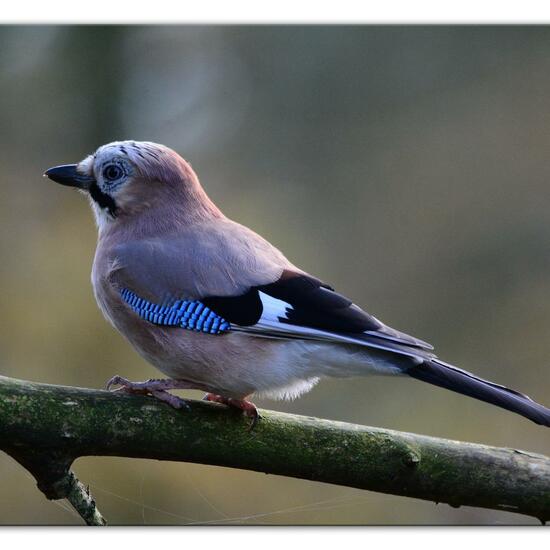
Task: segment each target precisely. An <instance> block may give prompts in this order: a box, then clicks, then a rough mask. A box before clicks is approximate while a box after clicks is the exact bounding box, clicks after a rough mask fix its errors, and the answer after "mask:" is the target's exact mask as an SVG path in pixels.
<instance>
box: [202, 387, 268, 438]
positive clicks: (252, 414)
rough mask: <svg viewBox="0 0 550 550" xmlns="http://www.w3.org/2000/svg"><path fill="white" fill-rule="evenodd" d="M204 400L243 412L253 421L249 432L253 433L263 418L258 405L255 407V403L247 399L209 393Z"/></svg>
mask: <svg viewBox="0 0 550 550" xmlns="http://www.w3.org/2000/svg"><path fill="white" fill-rule="evenodd" d="M203 400H204V401H211V402H213V403H221V404H222V405H227V406H229V407H234V408H235V409H239V410H241V411H243V414H244V415H245V416H248V417H249V418H251V419H252V422H251V423H250V428H249V431H252V430H253V429H254V426H256V424H257V423H258V420H260V418H261V416H260V413H259V412H258V409H257V407H256V405H254V403H252V402H251V401H247V400H246V399H235V398H233V397H223V396H221V395H216V394H215V393H207V394H206V395H205V396H204V397H203Z"/></svg>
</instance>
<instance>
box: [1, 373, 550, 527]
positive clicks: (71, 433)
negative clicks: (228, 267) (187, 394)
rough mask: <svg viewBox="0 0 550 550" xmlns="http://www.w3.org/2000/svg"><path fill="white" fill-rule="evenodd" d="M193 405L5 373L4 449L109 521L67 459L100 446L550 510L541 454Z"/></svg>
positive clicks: (55, 490)
mask: <svg viewBox="0 0 550 550" xmlns="http://www.w3.org/2000/svg"><path fill="white" fill-rule="evenodd" d="M189 405H190V408H191V410H190V411H183V410H175V409H172V408H170V407H169V406H167V405H166V404H163V403H160V402H158V401H157V400H155V399H153V398H150V397H145V396H135V395H132V396H130V395H123V394H112V393H109V392H106V391H99V390H88V389H83V388H72V387H65V386H52V385H47V384H37V383H33V382H26V381H22V380H15V379H12V378H6V377H2V376H0V449H2V450H4V451H5V452H6V453H8V454H9V455H11V456H12V457H14V458H15V459H16V460H17V461H18V462H20V463H21V464H22V465H23V466H24V467H25V468H27V469H28V470H29V471H30V472H31V473H32V474H33V475H34V476H35V478H36V479H37V481H38V487H39V488H40V489H41V490H42V491H43V492H44V494H45V495H46V496H47V497H48V498H69V500H70V502H71V503H72V504H73V506H74V507H75V509H76V510H77V511H78V512H79V514H80V515H81V516H82V517H83V518H84V519H85V521H86V522H87V523H89V524H103V523H105V520H103V518H102V517H101V515H100V514H99V512H98V511H97V508H96V507H95V503H94V501H93V499H92V498H91V496H90V495H89V493H88V492H87V491H86V490H85V489H84V487H83V486H82V484H80V482H79V481H78V480H76V478H75V477H74V475H73V474H72V472H70V470H69V468H70V465H71V464H72V462H73V461H74V460H75V459H76V458H78V457H80V456H91V455H95V456H124V457H135V458H151V459H157V460H173V461H182V462H195V463H199V464H212V465H218V466H228V467H232V468H241V469H245V470H254V471H257V472H265V473H270V474H277V475H284V476H290V477H296V478H302V479H308V480H313V481H321V482H325V483H334V484H337V485H345V486H349V487H357V488H360V489H367V490H370V491H377V492H381V493H388V494H393V495H402V496H408V497H414V498H419V499H423V500H430V501H434V502H444V503H448V504H450V505H451V506H456V507H457V506H463V505H466V506H477V507H483V508H491V509H495V510H504V511H508V512H516V513H519V514H525V515H528V516H532V517H535V518H538V519H539V520H540V521H541V522H545V521H547V520H548V519H550V459H548V458H547V457H545V456H542V455H537V454H533V453H527V452H524V451H518V450H515V449H505V448H498V447H488V446H485V445H477V444H473V443H463V442H459V441H451V440H446V439H438V438H433V437H427V436H422V435H416V434H410V433H403V432H397V431H393V430H384V429H380V428H371V427H367V426H359V425H355V424H345V423H342V422H332V421H328V420H322V419H318V418H311V417H304V416H297V415H290V414H283V413H277V412H274V411H262V413H261V414H262V419H261V420H260V422H259V423H258V425H257V426H256V427H255V428H254V430H253V431H252V432H250V431H248V430H247V427H248V422H249V420H247V419H245V418H243V417H242V415H241V414H240V413H239V412H237V411H233V410H228V409H227V408H226V407H224V406H222V405H217V404H213V403H205V402H200V401H189Z"/></svg>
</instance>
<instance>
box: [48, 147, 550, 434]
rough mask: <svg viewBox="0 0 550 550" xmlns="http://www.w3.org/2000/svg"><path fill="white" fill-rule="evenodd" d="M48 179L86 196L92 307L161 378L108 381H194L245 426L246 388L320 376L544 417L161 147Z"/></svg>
mask: <svg viewBox="0 0 550 550" xmlns="http://www.w3.org/2000/svg"><path fill="white" fill-rule="evenodd" d="M45 175H46V176H47V177H48V178H50V179H52V180H54V181H56V182H58V183H61V184H63V185H69V186H72V187H77V188H78V189H80V190H82V191H83V192H85V193H86V194H87V195H88V196H89V198H90V203H91V205H92V208H93V211H94V213H95V218H96V222H97V226H98V231H99V237H98V243H97V249H96V253H95V259H94V263H93V268H92V284H93V289H94V294H95V298H96V300H97V303H98V305H99V307H100V309H101V311H102V312H103V314H104V315H105V317H106V318H107V320H109V321H110V322H111V323H112V324H113V325H114V327H115V328H116V329H117V330H118V331H120V333H121V334H122V335H123V336H124V337H126V339H127V340H128V341H129V342H130V343H131V344H132V345H133V346H134V347H135V348H136V350H137V351H138V352H139V353H140V354H141V355H142V356H143V357H144V358H145V359H146V360H147V361H149V362H150V363H151V364H152V365H154V366H155V367H156V368H157V369H159V370H160V371H162V372H163V373H164V374H165V375H166V376H168V377H169V378H168V379H165V380H148V381H146V382H131V381H129V380H126V379H125V378H122V377H120V376H115V377H113V378H112V379H111V380H110V381H109V382H108V386H107V387H108V388H111V387H113V386H118V389H119V391H120V390H122V391H129V392H139V393H148V394H151V395H153V396H155V397H157V398H159V399H161V400H163V401H166V402H167V403H169V404H170V405H172V406H174V407H176V408H181V407H186V404H185V401H184V400H182V399H180V398H179V397H177V396H175V395H173V394H171V393H169V391H168V390H170V389H176V388H178V389H199V390H204V391H206V392H207V395H206V399H208V400H211V401H217V402H221V403H225V404H228V405H231V406H234V407H238V408H239V409H242V410H243V411H244V412H245V414H247V415H249V416H251V417H252V418H253V422H255V420H256V419H257V417H258V413H257V410H256V407H255V406H254V404H253V403H251V402H250V401H248V398H249V397H250V396H251V395H252V394H260V395H264V396H267V397H271V398H293V397H297V396H299V395H301V394H303V393H305V392H307V391H309V390H310V389H311V388H312V387H313V386H314V385H315V384H316V383H317V382H318V381H319V380H320V379H322V378H325V377H350V376H362V375H367V374H372V373H376V374H388V375H408V376H411V377H413V378H417V379H420V380H424V381H426V382H430V383H431V384H435V385H437V386H442V387H444V388H447V389H450V390H452V391H455V392H458V393H461V394H464V395H468V396H470V397H474V398H476V399H480V400H482V401H486V402H488V403H492V404H494V405H497V406H499V407H502V408H504V409H508V410H510V411H513V412H516V413H518V414H520V415H523V416H525V417H526V418H529V419H530V420H532V421H533V422H536V423H537V424H542V425H545V426H550V410H549V409H547V408H545V407H543V406H542V405H539V404H538V403H536V402H534V401H532V400H531V399H530V398H529V397H527V396H525V395H523V394H521V393H519V392H517V391H514V390H510V389H508V388H506V387H504V386H500V385H498V384H495V383H493V382H489V381H487V380H483V379H482V378H479V377H478V376H475V375H474V374H471V373H469V372H466V371H464V370H461V369H458V368H457V367H454V366H452V365H449V364H447V363H444V362H443V361H441V360H439V359H438V358H437V357H436V356H435V354H434V353H433V351H432V350H433V347H432V346H430V345H429V344H427V343H426V342H423V341H422V340H419V339H417V338H413V337H412V336H408V335H407V334H404V333H402V332H398V331H397V330H394V329H392V328H390V327H388V326H386V325H384V324H383V323H382V322H380V321H379V320H378V319H376V318H375V317H373V316H372V315H369V314H368V313H366V312H365V311H363V310H362V309H361V308H359V307H358V306H357V305H355V304H354V303H352V302H351V301H350V300H348V299H347V298H346V297H344V296H342V295H341V294H339V293H338V292H336V291H335V290H334V289H333V288H332V287H331V286H329V285H328V284H326V283H324V282H322V281H320V280H319V279H317V278H315V277H313V276H311V275H309V274H308V273H306V272H305V271H303V270H301V269H300V268H299V267H296V266H295V265H294V264H292V263H291V262H290V261H289V260H288V259H287V258H286V257H285V256H284V255H283V254H282V253H281V252H280V251H279V250H277V248H275V247H274V246H272V245H271V244H270V243H269V242H267V241H266V240H265V239H263V238H262V237H260V236H259V235H257V234H256V233H254V232H253V231H252V230H250V229H248V228H247V227H244V226H243V225H240V224H238V223H236V222H234V221H232V220H230V219H228V218H227V217H226V216H224V214H223V213H222V212H221V211H220V209H219V208H218V207H217V206H216V205H215V204H214V203H213V202H212V201H211V200H210V198H209V197H208V196H207V195H206V193H205V191H204V190H203V188H202V187H201V184H200V183H199V180H198V178H197V175H196V174H195V172H194V171H193V170H192V168H191V166H190V165H189V164H188V163H187V162H186V161H185V160H183V159H182V158H181V157H180V156H179V155H178V154H177V153H175V152H174V151H172V150H171V149H169V148H168V147H165V146H163V145H159V144H156V143H151V142H137V141H118V142H113V143H109V144H107V145H103V146H102V147H100V148H99V149H97V151H96V152H95V153H94V154H92V155H90V156H88V157H86V158H85V159H84V160H82V161H81V162H80V163H78V164H68V165H63V166H56V167H54V168H50V169H49V170H47V171H46V173H45Z"/></svg>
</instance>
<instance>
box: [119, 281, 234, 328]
mask: <svg viewBox="0 0 550 550" xmlns="http://www.w3.org/2000/svg"><path fill="white" fill-rule="evenodd" d="M120 295H121V296H122V299H123V300H124V301H125V302H126V303H127V304H128V305H129V306H130V307H131V308H132V309H133V310H134V311H135V312H136V313H137V314H138V315H139V316H140V317H141V318H142V319H145V320H146V321H149V322H150V323H154V324H155V325H164V326H169V327H181V328H185V329H188V330H195V331H197V332H207V333H209V334H222V333H224V332H227V331H229V330H230V329H231V325H230V324H229V323H228V322H227V321H226V320H225V319H224V318H223V317H220V316H219V315H217V314H216V313H214V312H213V311H212V310H211V309H210V308H208V307H206V306H205V305H204V304H203V303H201V302H199V301H198V300H178V301H176V302H174V303H172V304H170V305H164V306H163V305H159V304H154V303H153V302H149V301H147V300H144V299H143V298H140V297H139V296H138V295H137V294H135V293H134V292H132V291H131V290H128V289H127V288H123V289H122V290H121V291H120Z"/></svg>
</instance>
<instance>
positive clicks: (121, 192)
mask: <svg viewBox="0 0 550 550" xmlns="http://www.w3.org/2000/svg"><path fill="white" fill-rule="evenodd" d="M44 175H45V176H47V177H48V178H50V179H51V180H53V181H55V182H57V183H60V184H62V185H68V186H70V187H76V188H77V189H79V190H81V191H83V192H85V193H87V194H88V195H89V197H90V200H91V203H92V207H93V208H94V211H95V214H96V219H97V221H98V225H99V227H100V228H101V227H103V226H105V225H106V224H109V223H112V222H114V221H115V220H120V219H125V220H129V219H131V218H133V217H134V218H135V217H138V216H139V215H140V214H142V213H149V215H150V214H151V213H153V214H154V212H157V213H158V216H159V217H161V216H163V215H166V212H165V211H166V210H171V212H172V213H174V214H175V215H176V216H178V217H182V216H184V217H185V216H187V217H191V218H193V217H197V215H201V214H203V215H204V214H206V213H210V214H214V215H215V214H216V213H219V210H217V208H216V207H215V206H214V205H213V203H212V202H211V201H210V199H208V197H207V196H206V194H205V193H204V191H203V190H202V187H201V186H200V183H199V181H198V178H197V176H196V174H195V173H194V172H193V170H192V168H191V165H190V164H188V163H187V162H186V161H185V160H183V159H182V158H181V157H180V156H179V155H178V154H177V153H176V152H175V151H173V150H172V149H169V148H168V147H166V146H164V145H160V144H158V143H152V142H149V141H114V142H112V143H108V144H107V145H102V146H101V147H99V149H97V151H96V152H95V153H93V154H92V155H89V156H87V157H86V158H85V159H84V160H82V161H80V162H79V163H78V164H64V165H61V166H55V167H53V168H50V169H49V170H47V171H46V172H45V174H44ZM163 212H164V213H163Z"/></svg>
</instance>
